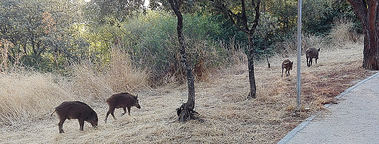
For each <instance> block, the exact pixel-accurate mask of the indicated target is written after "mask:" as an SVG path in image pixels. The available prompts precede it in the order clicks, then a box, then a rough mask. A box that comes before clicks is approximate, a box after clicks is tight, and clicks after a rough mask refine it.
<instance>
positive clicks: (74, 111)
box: [51, 101, 98, 133]
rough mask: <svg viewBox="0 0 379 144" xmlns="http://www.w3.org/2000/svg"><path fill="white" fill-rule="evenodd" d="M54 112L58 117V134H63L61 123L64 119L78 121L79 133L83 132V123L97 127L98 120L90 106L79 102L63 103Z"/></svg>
mask: <svg viewBox="0 0 379 144" xmlns="http://www.w3.org/2000/svg"><path fill="white" fill-rule="evenodd" d="M54 112H56V113H57V114H58V117H59V123H58V126H59V133H64V131H63V123H64V121H65V120H66V119H78V120H79V125H80V130H81V131H83V127H84V121H87V122H89V123H91V125H92V126H93V127H96V126H97V121H98V119H97V114H96V112H95V111H94V110H93V109H92V108H91V107H90V106H88V105H87V104H85V103H83V102H80V101H66V102H63V103H62V104H60V105H59V106H57V107H56V108H55V111H54ZM54 112H53V113H52V114H51V115H53V114H54Z"/></svg>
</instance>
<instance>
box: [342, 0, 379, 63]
mask: <svg viewBox="0 0 379 144" xmlns="http://www.w3.org/2000/svg"><path fill="white" fill-rule="evenodd" d="M348 1H349V2H350V4H351V5H352V6H353V8H354V12H355V14H356V15H357V16H358V18H359V20H360V21H361V23H362V28H363V33H364V49H363V65H362V66H363V67H364V68H366V69H371V70H379V38H378V37H379V36H378V34H379V31H378V23H377V22H376V21H377V20H378V1H377V0H367V1H356V0H348Z"/></svg>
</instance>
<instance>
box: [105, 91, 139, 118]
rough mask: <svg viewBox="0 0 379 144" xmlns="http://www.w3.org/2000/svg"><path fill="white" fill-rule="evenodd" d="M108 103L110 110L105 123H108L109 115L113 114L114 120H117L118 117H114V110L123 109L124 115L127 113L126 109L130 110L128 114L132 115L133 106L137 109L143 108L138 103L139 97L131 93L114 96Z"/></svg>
mask: <svg viewBox="0 0 379 144" xmlns="http://www.w3.org/2000/svg"><path fill="white" fill-rule="evenodd" d="M107 103H108V106H109V110H108V112H107V115H106V116H105V122H107V118H108V115H109V114H112V116H113V118H114V119H115V120H116V117H115V116H114V110H115V109H116V108H123V109H124V113H122V115H124V114H125V113H126V108H128V114H129V115H130V108H131V107H132V106H135V107H137V108H139V109H140V108H141V106H140V105H139V103H138V95H137V96H134V95H132V94H129V93H119V94H114V95H112V96H111V97H110V98H108V99H107Z"/></svg>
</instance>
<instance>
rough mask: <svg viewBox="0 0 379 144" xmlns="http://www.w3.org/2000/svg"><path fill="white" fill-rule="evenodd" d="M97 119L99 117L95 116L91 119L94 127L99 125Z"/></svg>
mask: <svg viewBox="0 0 379 144" xmlns="http://www.w3.org/2000/svg"><path fill="white" fill-rule="evenodd" d="M97 121H98V119H97V118H94V119H93V120H91V121H90V123H91V125H92V127H97Z"/></svg>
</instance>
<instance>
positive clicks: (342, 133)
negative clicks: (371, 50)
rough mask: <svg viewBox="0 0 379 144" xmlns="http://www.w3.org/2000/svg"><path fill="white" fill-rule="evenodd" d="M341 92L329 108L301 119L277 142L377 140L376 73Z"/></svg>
mask: <svg viewBox="0 0 379 144" xmlns="http://www.w3.org/2000/svg"><path fill="white" fill-rule="evenodd" d="M340 96H342V97H341V98H340V100H339V104H335V105H330V106H329V108H328V110H330V112H327V113H326V114H324V113H323V114H321V115H316V116H315V117H314V116H313V117H311V118H309V119H308V121H307V120H306V121H304V122H303V123H301V124H300V125H299V126H298V127H296V128H295V129H294V130H293V131H291V132H290V133H289V134H287V136H286V137H285V138H283V139H282V140H281V141H280V142H279V143H286V142H287V143H288V144H379V73H377V74H375V75H373V76H372V77H369V78H368V79H366V80H363V81H362V82H360V83H358V84H357V85H355V86H353V87H352V88H349V89H348V90H346V92H345V93H343V94H341V95H340ZM311 119H312V120H311Z"/></svg>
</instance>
